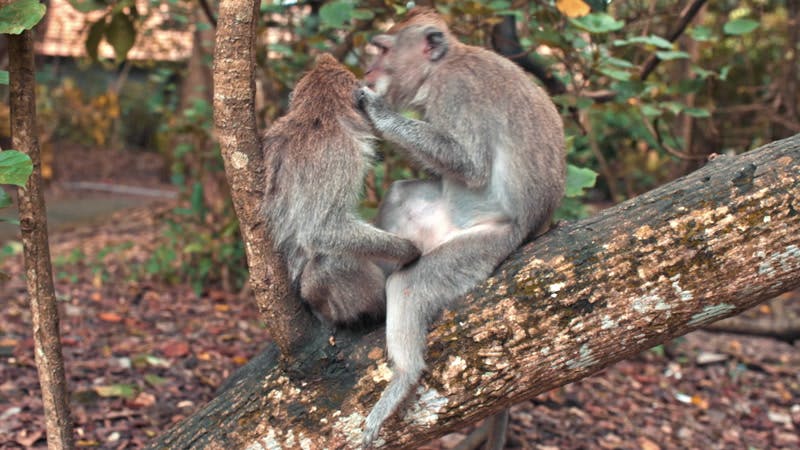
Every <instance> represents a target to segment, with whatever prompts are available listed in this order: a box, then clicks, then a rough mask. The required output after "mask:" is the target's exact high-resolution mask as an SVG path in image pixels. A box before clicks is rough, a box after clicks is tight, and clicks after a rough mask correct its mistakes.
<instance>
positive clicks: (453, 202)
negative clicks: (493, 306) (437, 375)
mask: <svg viewBox="0 0 800 450" xmlns="http://www.w3.org/2000/svg"><path fill="white" fill-rule="evenodd" d="M372 43H373V44H374V45H375V46H377V47H378V48H379V50H380V54H379V55H378V56H377V58H376V60H375V61H374V62H373V63H372V65H371V66H370V68H369V69H368V71H367V73H366V76H365V81H366V83H367V87H362V88H360V89H359V90H358V91H357V92H356V98H357V101H358V104H359V107H360V108H361V109H362V110H363V111H364V112H365V113H366V115H367V116H368V117H369V119H370V121H371V122H372V124H373V126H374V128H375V129H376V130H377V131H378V132H379V134H380V135H381V136H382V137H383V138H384V139H386V140H387V141H389V142H390V143H392V144H394V145H395V146H396V147H398V148H400V149H401V150H402V151H403V152H404V154H405V155H407V156H408V157H409V159H410V160H411V161H412V162H413V163H415V164H416V165H418V166H420V167H422V168H424V169H426V170H427V171H428V172H430V173H432V174H434V175H435V179H433V180H414V181H400V182H397V183H395V184H393V185H392V188H391V189H390V191H389V193H387V195H386V198H385V199H384V204H383V205H382V206H381V210H380V212H379V218H378V226H379V227H381V228H383V229H385V230H387V231H389V232H392V233H396V234H397V235H400V236H403V237H406V238H408V239H411V240H412V241H413V242H414V243H415V244H416V245H417V247H419V248H420V249H421V250H422V253H423V254H422V256H421V257H420V259H419V260H418V261H417V262H416V263H414V264H413V265H410V266H407V267H405V268H402V269H400V270H399V271H397V272H395V273H393V274H392V275H390V276H389V278H388V280H387V285H386V300H387V311H386V315H387V318H386V345H387V349H388V354H389V358H390V360H391V361H392V362H393V374H392V379H391V381H390V382H389V385H388V386H387V387H386V390H385V391H384V392H383V394H382V395H381V398H380V400H379V401H378V403H377V404H376V405H375V407H374V408H373V409H372V411H371V412H370V414H369V416H368V417H367V421H366V427H365V431H364V445H365V446H367V447H369V446H371V444H372V443H373V441H374V439H375V438H376V437H377V434H378V431H379V430H380V427H381V425H382V424H383V422H384V421H385V420H386V419H387V418H388V417H389V416H391V415H392V414H393V413H394V412H395V411H396V410H397V408H398V406H399V405H400V404H401V403H402V401H403V400H404V399H405V398H406V396H407V395H408V394H409V393H410V391H411V390H412V388H413V387H414V386H415V385H416V384H417V382H418V380H419V378H420V376H421V374H422V371H423V369H424V367H425V361H424V354H425V344H426V337H427V331H428V330H427V327H428V325H429V323H430V322H431V321H432V320H433V319H435V318H436V317H437V315H438V314H439V312H440V311H441V309H442V308H443V307H445V306H447V305H448V304H449V303H450V302H451V301H453V300H455V299H457V298H458V297H461V296H463V295H464V294H466V293H467V292H469V291H470V290H471V289H472V288H474V287H475V286H476V285H478V284H479V283H481V282H482V281H483V280H485V279H486V278H488V276H489V275H490V274H491V273H492V271H493V270H494V269H495V267H496V266H497V265H498V264H499V263H500V262H501V261H503V260H504V259H505V258H506V257H507V256H508V255H509V254H510V253H511V252H512V251H513V250H514V249H516V248H517V247H518V246H519V245H520V244H521V243H522V242H523V241H524V240H525V239H526V238H527V237H533V236H534V235H535V234H536V233H537V232H538V231H542V230H544V229H545V228H546V227H547V226H548V224H549V221H550V219H551V216H552V214H553V212H554V210H555V209H556V207H557V206H558V203H559V201H560V200H561V198H562V196H563V193H564V183H565V178H566V173H565V150H564V129H563V124H562V121H561V118H560V116H559V114H558V111H557V110H556V108H555V106H554V105H553V103H552V102H551V100H550V99H549V98H548V96H547V94H545V92H544V91H543V90H542V89H541V88H539V87H538V86H536V85H535V84H534V83H533V82H532V81H531V80H530V79H529V78H528V76H527V75H525V73H524V72H523V71H522V70H521V69H520V68H518V67H517V66H516V65H515V64H514V63H512V62H511V61H509V60H507V59H505V58H503V57H502V56H499V55H497V54H495V53H492V52H490V51H488V50H484V49H482V48H479V47H473V46H469V45H465V44H463V43H461V42H459V41H458V39H456V38H455V37H454V36H453V35H452V34H451V32H450V30H449V29H448V27H447V25H446V23H445V22H444V20H443V19H442V18H441V17H440V16H439V15H438V14H437V13H436V12H434V11H433V10H431V9H425V8H415V9H413V10H412V11H411V12H410V13H409V14H408V16H407V17H406V19H405V20H404V21H402V22H400V23H399V24H397V25H395V26H394V27H393V28H392V29H390V30H389V32H388V33H387V34H382V35H378V36H376V37H374V38H373V40H372ZM370 88H373V89H375V91H373V90H372V89H370ZM399 109H413V110H416V111H418V112H419V113H420V115H421V120H414V119H409V118H406V117H404V116H402V115H400V114H398V113H397V112H396V111H397V110H399Z"/></svg>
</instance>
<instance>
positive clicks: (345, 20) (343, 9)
mask: <svg viewBox="0 0 800 450" xmlns="http://www.w3.org/2000/svg"><path fill="white" fill-rule="evenodd" d="M353 9H354V7H353V3H351V2H349V1H347V0H338V1H333V2H330V3H326V4H324V5H322V8H320V9H319V18H320V20H322V24H323V25H325V26H327V27H329V28H342V27H344V26H345V24H349V23H350V19H351V18H352V17H353Z"/></svg>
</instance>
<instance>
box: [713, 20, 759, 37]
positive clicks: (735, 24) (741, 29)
mask: <svg viewBox="0 0 800 450" xmlns="http://www.w3.org/2000/svg"><path fill="white" fill-rule="evenodd" d="M756 28H758V22H756V21H755V20H753V19H735V20H731V21H730V22H728V23H726V24H725V26H724V27H722V31H724V32H725V34H732V35H734V36H739V35H742V34H747V33H750V32H751V31H753V30H755V29H756Z"/></svg>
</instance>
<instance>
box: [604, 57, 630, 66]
mask: <svg viewBox="0 0 800 450" xmlns="http://www.w3.org/2000/svg"><path fill="white" fill-rule="evenodd" d="M602 62H603V63H605V64H609V65H612V66H617V67H622V68H625V69H630V68H633V67H634V65H633V63H632V62H630V61H628V60H627V59H621V58H614V57H613V56H612V57H609V58H605V59H603V61H602Z"/></svg>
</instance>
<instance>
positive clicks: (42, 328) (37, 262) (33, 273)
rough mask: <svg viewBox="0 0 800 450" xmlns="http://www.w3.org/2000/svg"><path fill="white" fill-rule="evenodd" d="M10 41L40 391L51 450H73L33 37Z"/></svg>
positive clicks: (27, 273) (15, 141)
mask: <svg viewBox="0 0 800 450" xmlns="http://www.w3.org/2000/svg"><path fill="white" fill-rule="evenodd" d="M8 40H9V56H10V58H9V78H10V83H9V84H10V93H11V95H10V105H11V145H12V147H13V148H14V149H16V150H19V151H21V152H24V153H26V154H27V155H28V157H30V158H31V161H32V162H33V173H32V174H31V176H30V178H28V182H27V184H26V185H25V188H20V189H19V197H18V198H19V222H20V230H21V233H22V246H23V256H24V259H25V278H26V281H27V284H28V295H29V298H30V304H31V314H32V320H31V321H32V322H33V342H34V358H35V360H36V369H37V371H38V373H39V384H40V385H41V387H42V402H43V404H44V415H45V426H46V429H47V447H48V448H50V449H53V450H56V449H59V450H61V449H67V450H69V449H71V448H73V434H72V419H71V418H70V410H69V392H68V390H67V382H66V378H65V374H64V359H63V357H62V354H61V337H60V331H59V320H58V306H57V304H56V295H55V289H54V287H53V273H52V267H51V265H50V247H49V244H48V239H47V215H46V211H45V205H44V196H43V195H42V172H41V158H40V154H39V140H38V130H37V128H36V96H35V92H36V83H35V81H34V64H33V55H34V49H33V33H32V32H31V31H24V32H23V33H21V34H20V35H17V36H14V35H9V36H8Z"/></svg>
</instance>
